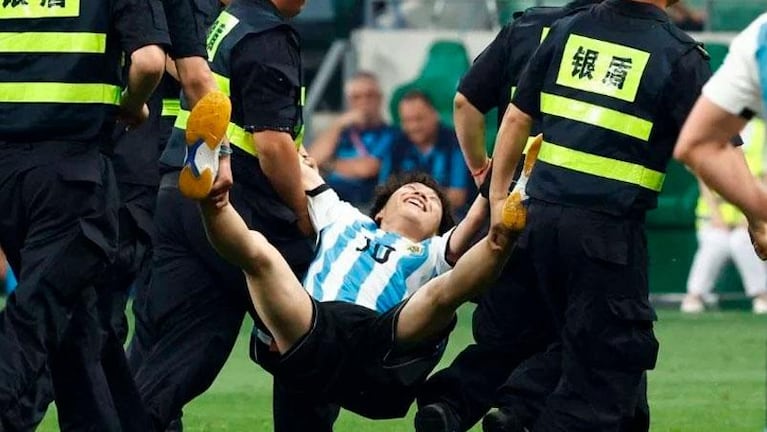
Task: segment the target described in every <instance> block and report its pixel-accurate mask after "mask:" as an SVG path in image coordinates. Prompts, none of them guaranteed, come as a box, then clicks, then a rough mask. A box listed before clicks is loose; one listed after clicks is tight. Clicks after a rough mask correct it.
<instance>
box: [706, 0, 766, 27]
mask: <svg viewBox="0 0 767 432" xmlns="http://www.w3.org/2000/svg"><path fill="white" fill-rule="evenodd" d="M764 12H765V4H764V1H762V0H750V1H749V0H738V1H717V2H714V4H713V10H712V11H711V13H710V15H711V16H710V17H709V19H710V20H711V29H712V30H713V31H737V32H739V31H741V30H743V29H744V28H746V27H747V26H748V25H749V24H750V23H751V21H753V20H755V19H756V17H758V16H759V15H761V14H762V13H764Z"/></svg>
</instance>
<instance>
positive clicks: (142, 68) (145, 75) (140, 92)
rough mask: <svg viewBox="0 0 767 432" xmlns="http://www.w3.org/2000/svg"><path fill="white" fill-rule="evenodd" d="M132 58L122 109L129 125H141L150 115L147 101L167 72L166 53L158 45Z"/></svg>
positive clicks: (122, 99)
mask: <svg viewBox="0 0 767 432" xmlns="http://www.w3.org/2000/svg"><path fill="white" fill-rule="evenodd" d="M130 57H131V64H130V67H129V68H128V82H127V86H126V87H125V90H124V91H123V94H122V97H121V99H120V109H121V111H122V115H123V117H124V119H125V120H126V122H127V123H129V124H140V123H142V122H143V121H144V120H146V117H147V116H148V114H149V110H148V108H146V106H145V104H146V101H147V100H149V97H150V96H151V95H152V92H154V89H155V88H156V87H157V84H159V83H160V79H162V74H163V72H164V71H165V52H164V51H163V50H162V48H160V47H159V46H158V45H146V46H143V47H141V48H139V49H137V50H136V51H134V52H133V53H132V54H131V56H130Z"/></svg>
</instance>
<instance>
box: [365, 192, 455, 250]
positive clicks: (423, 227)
mask: <svg viewBox="0 0 767 432" xmlns="http://www.w3.org/2000/svg"><path fill="white" fill-rule="evenodd" d="M442 212H443V208H442V201H441V200H440V198H439V195H437V192H436V191H435V190H434V189H432V188H430V187H429V186H426V185H425V184H423V183H407V184H405V185H403V186H401V187H400V188H399V189H397V190H396V191H395V192H394V193H393V194H392V195H391V197H390V198H389V201H387V203H386V205H385V206H384V207H383V209H381V211H379V212H378V214H377V215H376V221H377V222H378V223H379V225H380V226H381V228H383V229H386V226H406V227H408V228H409V230H410V231H411V233H410V234H412V235H413V237H416V240H419V241H420V240H425V239H427V238H429V237H432V236H434V235H436V234H437V232H438V231H439V226H440V221H441V220H442Z"/></svg>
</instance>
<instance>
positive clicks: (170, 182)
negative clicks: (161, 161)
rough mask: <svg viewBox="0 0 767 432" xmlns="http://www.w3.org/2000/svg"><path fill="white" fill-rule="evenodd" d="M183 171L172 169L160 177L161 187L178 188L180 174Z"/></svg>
mask: <svg viewBox="0 0 767 432" xmlns="http://www.w3.org/2000/svg"><path fill="white" fill-rule="evenodd" d="M180 172H181V171H171V172H169V173H167V174H164V175H163V176H162V178H160V189H176V188H178V176H179V173H180Z"/></svg>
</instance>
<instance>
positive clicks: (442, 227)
mask: <svg viewBox="0 0 767 432" xmlns="http://www.w3.org/2000/svg"><path fill="white" fill-rule="evenodd" d="M409 183H421V184H423V185H425V186H427V187H428V188H430V189H432V190H433V191H434V192H436V194H437V197H438V198H439V202H440V203H442V219H440V221H439V228H438V229H437V231H438V232H439V234H444V233H446V232H447V230H449V229H450V228H452V227H453V225H455V221H454V220H453V209H452V208H451V206H450V201H448V199H447V196H446V195H445V194H444V193H443V192H442V188H440V187H439V184H437V181H436V180H434V178H432V177H431V176H430V175H428V174H424V173H421V172H411V173H404V174H400V175H396V176H391V177H389V179H388V180H387V181H386V183H384V184H382V185H380V186H378V187H377V188H376V193H375V197H374V198H373V207H372V208H371V209H370V217H371V218H373V220H375V218H376V215H377V214H378V212H380V211H381V210H382V209H383V208H384V207H385V206H386V203H388V202H389V198H391V196H392V195H393V194H394V192H396V191H397V189H399V188H401V187H402V186H405V185H406V184H409Z"/></svg>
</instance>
